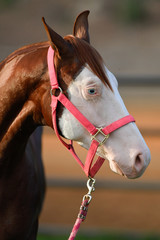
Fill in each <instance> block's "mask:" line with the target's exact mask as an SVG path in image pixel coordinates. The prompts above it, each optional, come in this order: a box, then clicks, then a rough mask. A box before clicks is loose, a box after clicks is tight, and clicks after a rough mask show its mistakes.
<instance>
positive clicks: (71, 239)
mask: <svg viewBox="0 0 160 240" xmlns="http://www.w3.org/2000/svg"><path fill="white" fill-rule="evenodd" d="M95 182H96V180H95V179H94V178H89V179H88V181H87V188H88V193H87V194H86V195H84V197H83V200H82V204H81V206H80V211H79V214H78V216H77V219H76V221H75V224H74V226H73V229H72V232H71V234H70V236H69V238H68V240H74V239H75V237H76V235H77V233H78V230H79V228H80V225H81V223H82V222H83V221H84V220H85V219H86V216H87V212H88V206H89V204H90V202H91V199H92V196H91V193H92V192H93V191H95V188H94V184H95Z"/></svg>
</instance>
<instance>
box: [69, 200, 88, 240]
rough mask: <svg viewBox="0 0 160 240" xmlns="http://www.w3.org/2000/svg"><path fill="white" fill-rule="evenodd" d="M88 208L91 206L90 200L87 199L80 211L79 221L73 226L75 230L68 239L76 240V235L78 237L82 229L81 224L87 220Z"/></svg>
mask: <svg viewBox="0 0 160 240" xmlns="http://www.w3.org/2000/svg"><path fill="white" fill-rule="evenodd" d="M88 206H89V200H88V199H86V200H83V201H82V204H81V207H80V211H79V214H78V216H77V219H76V221H75V224H74V226H73V229H72V232H71V234H70V236H69V238H68V240H74V239H75V237H76V235H77V232H78V230H79V228H80V225H81V223H82V222H83V221H84V220H85V218H86V215H87V211H88Z"/></svg>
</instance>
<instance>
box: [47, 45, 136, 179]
mask: <svg viewBox="0 0 160 240" xmlns="http://www.w3.org/2000/svg"><path fill="white" fill-rule="evenodd" d="M47 60H48V70H49V76H50V84H51V108H52V122H53V127H54V130H55V133H56V135H57V137H58V138H59V140H60V141H61V142H62V143H63V145H64V146H65V147H66V148H67V149H68V150H69V151H70V152H71V154H72V155H73V156H74V158H75V159H76V161H77V162H78V163H79V165H80V166H81V168H82V169H83V171H84V172H85V174H86V175H87V177H88V176H90V177H94V175H95V174H96V173H97V171H98V170H99V169H100V167H101V165H102V164H103V162H104V160H105V159H104V158H101V157H98V159H97V161H96V162H95V163H94V165H93V166H92V162H93V159H94V156H95V154H96V152H97V148H98V146H99V145H102V144H103V143H104V142H105V141H106V140H107V139H108V137H109V134H110V133H111V132H113V131H115V130H116V129H118V128H120V127H122V126H124V125H126V124H128V123H130V122H135V120H134V118H133V117H132V116H131V115H128V116H125V117H123V118H121V119H119V120H117V121H115V122H113V123H111V124H110V125H108V126H106V127H104V128H103V129H102V128H96V127H95V126H94V125H93V124H92V123H91V122H89V121H88V119H87V118H86V117H85V116H84V115H83V114H82V113H81V112H80V111H79V110H78V109H77V108H76V107H75V106H74V105H73V104H72V103H71V102H70V101H69V99H68V98H67V97H66V96H65V95H64V94H63V91H62V89H61V88H60V87H59V84H58V81H57V76H56V72H55V68H54V50H53V49H52V48H51V47H49V49H48V56H47ZM53 89H59V90H60V93H59V95H58V96H55V95H53ZM58 101H59V102H61V103H62V104H63V106H64V107H66V108H67V109H68V110H69V111H70V112H71V113H72V114H73V115H74V117H75V118H76V119H77V120H78V121H79V122H80V123H81V124H82V125H83V127H85V128H86V129H87V131H88V132H89V133H90V134H91V140H92V142H91V146H90V148H89V150H88V154H87V157H86V161H85V164H83V163H82V161H81V160H80V159H79V157H78V156H77V154H76V153H75V150H74V147H73V141H72V140H70V144H67V143H66V142H65V141H64V140H63V139H62V138H61V137H60V135H59V132H58V128H57V122H56V108H57V103H58ZM98 134H102V135H103V137H104V138H103V140H102V141H99V140H98V139H97V138H96V136H97V135H98Z"/></svg>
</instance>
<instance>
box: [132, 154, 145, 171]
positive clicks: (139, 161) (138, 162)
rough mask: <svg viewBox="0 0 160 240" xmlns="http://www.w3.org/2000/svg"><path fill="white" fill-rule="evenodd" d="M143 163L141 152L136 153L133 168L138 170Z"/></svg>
mask: <svg viewBox="0 0 160 240" xmlns="http://www.w3.org/2000/svg"><path fill="white" fill-rule="evenodd" d="M143 165H144V162H143V156H142V154H138V155H137V157H136V159H135V165H134V168H135V169H136V171H137V172H140V171H141V170H142V168H143Z"/></svg>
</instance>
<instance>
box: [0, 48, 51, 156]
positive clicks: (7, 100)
mask: <svg viewBox="0 0 160 240" xmlns="http://www.w3.org/2000/svg"><path fill="white" fill-rule="evenodd" d="M46 52H47V50H46V48H42V49H41V48H39V49H36V50H35V51H32V52H29V53H27V54H26V53H25V54H21V55H18V56H15V57H14V58H13V59H11V60H10V61H7V62H6V63H5V64H3V67H2V69H1V71H0V129H1V131H0V159H3V158H4V156H5V158H6V156H7V158H8V157H10V156H9V155H14V154H16V152H18V151H20V148H21V149H22V151H23V150H24V147H25V145H26V142H27V140H28V137H29V136H30V134H31V133H32V132H33V131H34V129H35V128H36V127H37V126H38V125H42V124H43V122H42V121H43V118H42V113H41V105H40V104H41V101H42V100H41V98H42V97H43V95H44V94H45V92H46V91H47V86H48V73H47V65H46ZM17 150H18V151H17Z"/></svg>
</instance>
